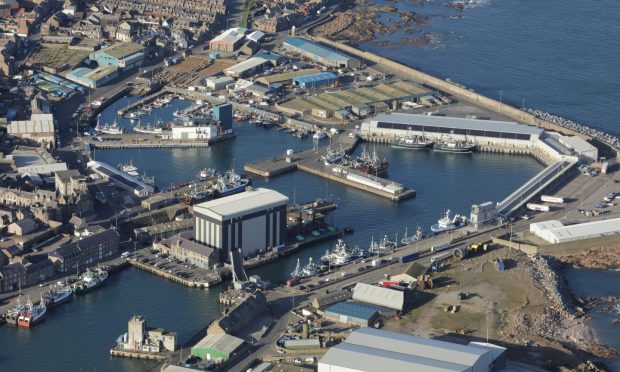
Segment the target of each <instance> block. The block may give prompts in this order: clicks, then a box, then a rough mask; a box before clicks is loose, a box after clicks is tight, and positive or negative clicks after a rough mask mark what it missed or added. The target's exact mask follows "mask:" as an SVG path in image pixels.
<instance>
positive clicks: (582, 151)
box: [559, 136, 598, 163]
mask: <svg viewBox="0 0 620 372" xmlns="http://www.w3.org/2000/svg"><path fill="white" fill-rule="evenodd" d="M559 141H560V143H561V144H562V145H564V146H566V147H567V148H569V149H570V150H572V151H574V152H575V153H576V154H577V156H578V157H579V161H580V162H583V163H593V162H596V161H598V149H597V148H596V147H594V146H593V145H591V144H589V143H588V142H587V141H586V140H584V139H583V138H581V137H578V136H560V138H559Z"/></svg>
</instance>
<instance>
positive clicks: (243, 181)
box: [213, 169, 252, 196]
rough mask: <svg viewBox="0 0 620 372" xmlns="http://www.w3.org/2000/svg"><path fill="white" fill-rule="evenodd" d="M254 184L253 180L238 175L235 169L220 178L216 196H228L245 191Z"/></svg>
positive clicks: (216, 187) (215, 188)
mask: <svg viewBox="0 0 620 372" xmlns="http://www.w3.org/2000/svg"><path fill="white" fill-rule="evenodd" d="M251 184H252V180H251V179H249V178H246V177H241V176H240V175H238V174H237V173H236V172H235V170H234V169H231V170H229V171H226V172H225V173H224V174H223V175H221V176H218V179H217V182H216V184H215V187H214V190H213V191H214V194H216V195H217V196H227V195H232V194H237V193H240V192H243V191H245V188H246V187H247V186H250V185H251Z"/></svg>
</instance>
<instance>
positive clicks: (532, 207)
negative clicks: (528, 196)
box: [527, 203, 551, 212]
mask: <svg viewBox="0 0 620 372" xmlns="http://www.w3.org/2000/svg"><path fill="white" fill-rule="evenodd" d="M527 209H529V210H531V211H538V212H549V210H550V209H551V208H549V206H548V205H544V204H534V203H528V204H527Z"/></svg>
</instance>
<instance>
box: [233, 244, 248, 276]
mask: <svg viewBox="0 0 620 372" xmlns="http://www.w3.org/2000/svg"><path fill="white" fill-rule="evenodd" d="M230 264H231V265H232V273H233V280H234V281H235V282H247V281H248V274H246V273H245V269H244V268H243V256H242V255H241V248H238V249H234V250H232V251H230Z"/></svg>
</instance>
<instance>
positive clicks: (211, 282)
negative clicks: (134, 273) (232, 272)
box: [127, 258, 222, 288]
mask: <svg viewBox="0 0 620 372" xmlns="http://www.w3.org/2000/svg"><path fill="white" fill-rule="evenodd" d="M127 261H128V262H129V264H130V265H131V266H133V267H136V268H138V269H141V270H144V271H147V272H149V273H151V274H155V275H157V276H160V277H162V278H166V279H168V280H171V281H173V282H175V283H179V284H183V285H184V286H187V287H198V288H211V287H214V286H216V285H218V284H220V283H221V282H222V278H221V277H219V276H218V277H211V278H209V279H206V280H204V281H201V282H197V281H195V280H192V279H185V278H181V277H178V276H176V275H174V274H172V273H169V272H167V271H166V270H164V269H159V268H156V267H154V266H151V265H147V264H144V263H142V262H140V261H138V260H136V259H132V258H130V259H128V260H127Z"/></svg>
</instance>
